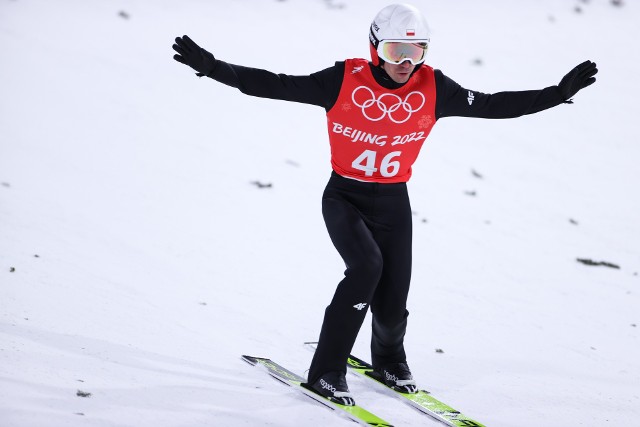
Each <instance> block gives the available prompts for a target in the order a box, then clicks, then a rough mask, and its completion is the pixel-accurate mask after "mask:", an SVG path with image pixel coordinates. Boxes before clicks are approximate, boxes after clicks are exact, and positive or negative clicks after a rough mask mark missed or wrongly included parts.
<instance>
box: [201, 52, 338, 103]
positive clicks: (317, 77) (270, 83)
mask: <svg viewBox="0 0 640 427" xmlns="http://www.w3.org/2000/svg"><path fill="white" fill-rule="evenodd" d="M343 74H344V62H336V63H335V65H334V66H332V67H329V68H326V69H324V70H322V71H318V72H316V73H313V74H310V75H306V76H291V75H287V74H276V73H273V72H271V71H267V70H262V69H259V68H250V67H244V66H241V65H234V64H229V63H227V62H224V61H220V60H217V63H216V66H215V68H214V70H213V72H211V73H210V74H209V76H208V77H211V78H212V79H214V80H217V81H218V82H220V83H224V84H226V85H228V86H232V87H235V88H237V89H238V90H240V92H242V93H244V94H246V95H251V96H257V97H260V98H269V99H279V100H284V101H292V102H300V103H303V104H311V105H317V106H320V107H324V108H325V109H326V110H329V109H331V107H332V106H333V104H334V103H335V101H336V100H337V99H338V93H339V92H340V86H341V85H342V79H343Z"/></svg>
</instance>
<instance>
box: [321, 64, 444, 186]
mask: <svg viewBox="0 0 640 427" xmlns="http://www.w3.org/2000/svg"><path fill="white" fill-rule="evenodd" d="M435 108H436V89H435V78H434V74H433V68H431V67H428V66H426V65H424V64H423V65H422V66H421V67H420V68H419V69H418V71H416V72H415V73H414V74H413V76H411V78H410V79H409V81H408V82H407V83H406V84H405V85H404V86H402V87H401V88H399V89H385V88H383V87H382V86H380V85H379V84H378V83H377V82H376V81H375V79H374V78H373V75H372V74H371V70H370V69H369V64H368V62H367V61H366V60H364V59H348V60H347V61H345V70H344V80H343V82H342V87H341V88H340V94H339V95H338V99H337V101H336V103H335V105H334V106H333V107H332V108H331V110H329V111H328V112H327V124H328V127H329V129H328V130H329V142H330V143H331V165H332V167H333V170H334V171H335V172H336V173H338V174H339V175H342V176H345V177H348V178H355V179H358V180H360V181H370V182H382V183H395V182H406V181H408V180H409V178H410V177H411V166H412V165H413V163H414V162H415V161H416V158H417V157H418V153H419V152H420V148H421V147H422V144H423V143H424V140H425V139H426V138H427V135H429V132H430V131H431V128H432V127H433V125H434V123H435Z"/></svg>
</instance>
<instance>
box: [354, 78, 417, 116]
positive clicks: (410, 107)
mask: <svg viewBox="0 0 640 427" xmlns="http://www.w3.org/2000/svg"><path fill="white" fill-rule="evenodd" d="M362 90H364V91H365V92H366V93H368V97H367V98H366V99H365V100H364V101H363V102H358V100H357V99H356V94H357V93H362ZM359 98H361V96H360V97H359ZM351 100H352V101H353V103H354V104H355V105H357V106H358V107H360V108H361V109H362V115H363V116H365V117H366V118H367V119H369V120H371V121H372V122H377V121H380V120H382V119H384V118H385V117H386V116H389V120H391V121H392V122H394V123H398V124H399V123H404V122H406V121H407V120H409V119H410V118H411V115H412V114H413V113H415V112H416V111H419V110H420V109H421V108H422V107H423V106H424V104H425V102H426V99H425V97H424V94H422V93H421V92H418V91H413V92H411V93H409V94H408V95H407V96H406V97H405V98H404V100H403V99H402V98H400V97H399V96H398V95H395V94H393V93H383V94H382V95H380V96H379V97H378V98H376V95H375V93H373V90H371V89H370V88H368V87H366V86H358V87H357V88H355V90H354V91H353V93H352V94H351Z"/></svg>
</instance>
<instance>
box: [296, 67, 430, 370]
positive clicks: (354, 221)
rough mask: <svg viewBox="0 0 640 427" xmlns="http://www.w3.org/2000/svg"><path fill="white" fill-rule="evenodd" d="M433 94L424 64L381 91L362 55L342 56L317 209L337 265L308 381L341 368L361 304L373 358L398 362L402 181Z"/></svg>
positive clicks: (404, 223)
mask: <svg viewBox="0 0 640 427" xmlns="http://www.w3.org/2000/svg"><path fill="white" fill-rule="evenodd" d="M435 99H436V92H435V80H434V75H433V69H432V68H430V67H426V66H423V67H420V68H419V69H418V70H417V72H416V73H414V75H413V76H412V77H411V79H409V81H408V82H407V83H406V84H405V85H403V86H402V87H400V88H398V89H395V90H389V89H386V88H384V87H382V86H380V85H379V84H378V83H377V82H376V81H375V79H374V77H373V75H372V74H371V71H370V69H369V67H368V63H367V61H365V60H347V61H346V62H345V71H344V80H343V83H342V87H341V89H340V94H339V95H338V99H337V101H336V103H335V105H334V106H333V108H332V109H331V110H329V112H328V113H327V125H328V131H329V140H330V143H331V164H332V167H333V170H334V173H333V176H332V177H331V179H330V180H329V183H328V185H327V188H326V189H325V192H324V195H323V199H322V214H323V217H324V220H325V224H326V226H327V230H328V232H329V236H330V237H331V240H332V242H333V244H334V246H335V247H336V249H337V250H338V252H339V253H340V256H341V257H342V259H343V260H344V263H345V265H346V271H345V273H344V274H345V277H344V279H343V280H342V281H341V282H340V283H339V284H338V287H337V289H336V292H335V295H334V297H333V299H332V301H331V303H330V304H329V306H328V307H327V309H326V311H325V316H324V321H323V324H322V329H321V331H320V339H319V340H318V347H317V349H316V352H315V354H314V358H313V361H312V362H311V368H310V370H309V376H308V377H309V383H313V382H314V381H315V380H316V379H317V378H318V377H319V376H321V375H322V374H324V373H326V372H330V371H344V370H346V367H345V366H346V365H345V360H346V359H347V357H348V356H349V353H350V352H351V349H352V347H353V343H354V342H355V340H356V337H357V335H358V332H359V330H360V327H361V325H362V322H363V321H364V318H365V315H366V313H367V310H366V308H367V307H369V306H370V307H371V312H372V315H373V324H372V328H373V329H372V339H371V352H372V362H373V365H374V366H380V365H383V364H386V363H394V362H405V361H406V355H405V352H404V346H403V340H404V335H405V330H406V326H407V316H408V315H409V312H408V311H407V309H406V302H407V295H408V292H409V284H410V279H411V252H412V251H411V243H412V218H411V206H410V203H409V197H408V193H407V187H406V184H405V183H406V181H407V180H408V179H409V178H410V177H411V166H412V165H413V163H414V162H415V160H416V158H417V156H418V153H419V151H420V148H421V147H422V144H423V143H424V141H425V138H426V137H427V135H428V134H429V131H430V130H431V128H432V127H433V124H434V123H435V120H434V116H435Z"/></svg>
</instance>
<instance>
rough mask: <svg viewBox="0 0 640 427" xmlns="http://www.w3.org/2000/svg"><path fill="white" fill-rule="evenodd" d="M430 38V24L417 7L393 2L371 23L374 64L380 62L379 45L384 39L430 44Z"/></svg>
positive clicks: (372, 58)
mask: <svg viewBox="0 0 640 427" xmlns="http://www.w3.org/2000/svg"><path fill="white" fill-rule="evenodd" d="M430 38H431V30H430V29H429V24H428V23H427V20H426V19H425V17H424V16H423V15H422V13H420V11H419V10H418V9H417V8H415V7H414V6H411V5H409V4H392V5H390V6H387V7H385V8H384V9H382V10H381V11H380V12H378V14H377V15H376V17H375V18H374V19H373V22H372V23H371V28H370V31H369V41H370V42H371V45H370V47H371V60H372V61H373V64H374V65H378V64H379V63H380V57H379V55H378V47H379V45H380V42H382V41H385V40H393V41H405V42H413V43H426V45H427V46H428V44H429V41H430ZM425 54H426V52H425Z"/></svg>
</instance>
